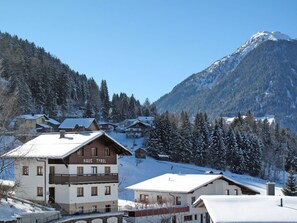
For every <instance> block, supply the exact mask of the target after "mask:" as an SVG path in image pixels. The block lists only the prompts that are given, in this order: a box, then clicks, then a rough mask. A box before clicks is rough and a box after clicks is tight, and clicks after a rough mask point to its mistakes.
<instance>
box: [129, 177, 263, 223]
mask: <svg viewBox="0 0 297 223" xmlns="http://www.w3.org/2000/svg"><path fill="white" fill-rule="evenodd" d="M126 189H130V190H133V191H134V197H135V201H136V202H139V203H142V204H143V205H142V206H140V207H138V210H133V211H128V216H129V221H130V222H135V223H138V222H139V223H140V222H141V223H144V222H151V221H152V219H153V222H169V223H177V222H189V223H190V222H199V223H202V222H207V220H208V219H209V218H208V215H207V212H206V210H198V209H196V208H193V206H192V204H193V203H194V202H195V201H196V200H197V199H198V198H199V197H200V196H201V195H242V194H257V193H258V192H257V191H255V190H253V189H251V188H248V187H247V186H244V185H242V184H240V183H238V182H236V181H234V180H232V179H230V178H227V177H225V176H223V175H221V174H186V175H183V174H164V175H161V176H158V177H155V178H152V179H149V180H146V181H143V182H140V183H138V184H135V185H132V186H129V187H127V188H126ZM141 208H143V209H141Z"/></svg>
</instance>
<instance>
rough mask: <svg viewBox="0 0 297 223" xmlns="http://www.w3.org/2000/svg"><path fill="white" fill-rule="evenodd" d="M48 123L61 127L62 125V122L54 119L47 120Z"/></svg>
mask: <svg viewBox="0 0 297 223" xmlns="http://www.w3.org/2000/svg"><path fill="white" fill-rule="evenodd" d="M46 122H48V123H51V124H53V125H60V124H61V123H60V122H58V121H57V120H55V119H52V118H49V119H48V120H46Z"/></svg>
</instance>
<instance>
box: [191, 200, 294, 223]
mask: <svg viewBox="0 0 297 223" xmlns="http://www.w3.org/2000/svg"><path fill="white" fill-rule="evenodd" d="M193 206H194V207H195V208H197V209H199V210H202V211H207V213H208V216H209V222H211V223H219V222H220V223H221V222H223V223H233V222H238V223H246V222H250V223H263V222H270V223H273V222H284V223H286V222H287V223H292V222H294V223H296V222H297V197H285V196H219V195H216V196H201V197H200V198H199V199H198V200H197V201H196V202H195V203H194V204H193Z"/></svg>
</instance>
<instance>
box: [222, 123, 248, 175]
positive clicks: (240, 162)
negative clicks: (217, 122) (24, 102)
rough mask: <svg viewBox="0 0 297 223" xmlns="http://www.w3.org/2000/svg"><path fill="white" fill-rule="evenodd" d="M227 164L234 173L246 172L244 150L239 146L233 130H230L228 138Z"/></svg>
mask: <svg viewBox="0 0 297 223" xmlns="http://www.w3.org/2000/svg"><path fill="white" fill-rule="evenodd" d="M226 146H227V148H226V163H227V166H228V167H229V170H230V171H231V172H233V173H238V174H242V173H243V172H244V157H243V152H242V149H241V148H240V147H239V146H238V144H237V141H236V137H235V134H234V132H233V130H232V128H230V129H229V131H228V134H227V137H226Z"/></svg>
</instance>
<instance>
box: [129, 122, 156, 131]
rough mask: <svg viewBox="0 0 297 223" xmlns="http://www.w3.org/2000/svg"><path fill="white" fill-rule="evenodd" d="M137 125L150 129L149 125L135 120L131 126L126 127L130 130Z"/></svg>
mask: <svg viewBox="0 0 297 223" xmlns="http://www.w3.org/2000/svg"><path fill="white" fill-rule="evenodd" d="M137 124H140V125H143V126H146V127H151V125H150V124H148V123H145V122H141V121H138V120H136V121H134V122H133V123H132V124H131V125H129V126H128V127H127V129H129V128H132V127H134V126H135V125H137Z"/></svg>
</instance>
